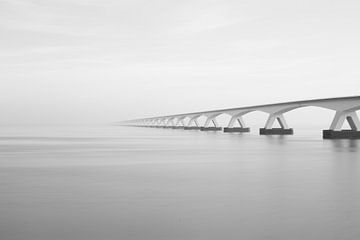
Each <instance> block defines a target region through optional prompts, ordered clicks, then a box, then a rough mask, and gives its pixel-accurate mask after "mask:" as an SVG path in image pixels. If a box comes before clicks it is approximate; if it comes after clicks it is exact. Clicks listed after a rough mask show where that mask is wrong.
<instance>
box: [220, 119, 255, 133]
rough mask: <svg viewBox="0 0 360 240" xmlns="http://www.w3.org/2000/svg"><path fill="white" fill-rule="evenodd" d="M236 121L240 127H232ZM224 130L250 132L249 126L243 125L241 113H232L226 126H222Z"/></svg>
mask: <svg viewBox="0 0 360 240" xmlns="http://www.w3.org/2000/svg"><path fill="white" fill-rule="evenodd" d="M236 122H237V123H238V124H239V126H240V127H234V125H235V123H236ZM224 132H250V128H248V127H246V126H245V122H244V120H243V118H242V115H234V116H232V117H231V119H230V122H229V124H228V126H227V127H226V128H224Z"/></svg>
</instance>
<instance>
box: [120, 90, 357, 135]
mask: <svg viewBox="0 0 360 240" xmlns="http://www.w3.org/2000/svg"><path fill="white" fill-rule="evenodd" d="M311 106H313V107H320V108H325V109H329V110H332V111H334V112H335V114H334V118H333V120H332V123H331V125H330V127H329V129H326V130H323V138H324V139H360V121H359V118H358V116H357V114H356V111H357V110H359V109H360V96H353V97H341V98H326V99H313V100H304V101H293V102H284V103H275V104H265V105H257V106H248V107H239V108H228V109H218V110H212V111H204V112H193V113H183V114H175V115H168V116H159V117H150V118H142V119H134V120H129V121H124V122H121V124H122V125H126V126H141V127H157V128H173V129H184V130H200V131H224V132H225V133H229V132H249V131H250V128H248V127H247V126H246V124H245V122H244V119H243V116H244V115H245V114H248V113H250V112H254V111H261V112H265V113H267V114H268V115H269V116H268V119H267V121H266V123H265V126H264V128H260V129H259V133H260V135H292V134H293V133H294V130H293V129H292V128H289V126H288V124H287V122H286V120H285V117H284V113H286V112H289V111H293V110H295V109H298V108H303V107H311ZM221 114H227V115H229V116H230V117H231V119H230V121H229V124H228V125H227V127H225V128H224V129H223V128H222V127H221V126H219V124H218V122H217V120H216V118H217V117H218V116H220V115H221ZM201 116H205V117H206V121H205V124H204V125H203V126H200V124H199V122H198V118H199V117H201ZM276 121H277V122H278V123H279V125H280V128H274V127H273V125H274V123H275V122H276ZM345 121H347V122H348V123H349V125H350V128H351V129H346V130H344V129H342V128H343V125H344V122H345Z"/></svg>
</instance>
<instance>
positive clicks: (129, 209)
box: [0, 126, 360, 240]
mask: <svg viewBox="0 0 360 240" xmlns="http://www.w3.org/2000/svg"><path fill="white" fill-rule="evenodd" d="M1 132H2V137H0V181H1V185H0V196H1V197H0V239H1V240H2V239H4V240H42V239H44V240H64V239H69V240H73V239H76V240H82V239H84V240H85V239H86V240H92V239H94V240H99V239H106V240H109V239H124V240H128V239H129V240H132V239H136V240H139V239H140V240H141V239H146V240H152V239H154V240H155V239H156V240H161V239H164V240H165V239H166V240H172V239H176V240H177V239H179V240H180V239H191V240H195V239H196V240H198V239H274V240H275V239H276V240H278V239H286V240H292V239H314V240H315V239H316V240H319V239H336V240H338V239H342V240H346V239H349V240H350V239H351V240H354V239H359V238H360V228H359V226H360V201H359V200H360V141H356V140H355V141H354V140H352V141H351V140H336V141H331V140H327V141H324V140H322V139H321V132H320V131H319V129H317V131H309V132H302V133H301V134H299V133H297V134H296V135H294V136H284V137H279V136H277V137H276V136H273V137H266V136H258V135H257V134H256V133H252V134H223V133H210V132H197V131H183V130H169V129H146V128H125V127H115V126H105V127H102V126H93V127H76V128H70V127H59V128H34V127H32V128H3V129H1Z"/></svg>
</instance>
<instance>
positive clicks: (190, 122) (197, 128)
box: [184, 116, 200, 130]
mask: <svg viewBox="0 0 360 240" xmlns="http://www.w3.org/2000/svg"><path fill="white" fill-rule="evenodd" d="M198 117H199V116H196V117H192V118H191V119H190V120H189V123H188V125H187V126H186V127H184V130H200V127H199V122H198V121H197V118H198ZM193 123H194V124H195V126H191V125H192V124H193Z"/></svg>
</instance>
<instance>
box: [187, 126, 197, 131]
mask: <svg viewBox="0 0 360 240" xmlns="http://www.w3.org/2000/svg"><path fill="white" fill-rule="evenodd" d="M200 129H201V127H198V126H191V127H184V130H200Z"/></svg>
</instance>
